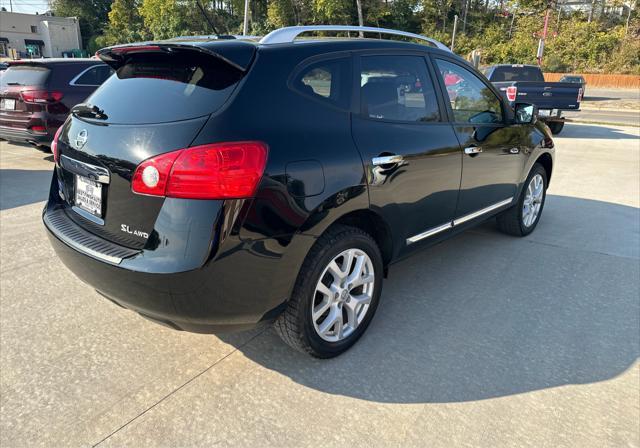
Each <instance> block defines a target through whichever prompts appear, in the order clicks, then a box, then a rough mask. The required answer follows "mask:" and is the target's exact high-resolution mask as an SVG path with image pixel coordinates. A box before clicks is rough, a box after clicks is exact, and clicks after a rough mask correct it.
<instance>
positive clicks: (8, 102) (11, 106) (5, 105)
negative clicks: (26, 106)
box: [0, 98, 16, 110]
mask: <svg viewBox="0 0 640 448" xmlns="http://www.w3.org/2000/svg"><path fill="white" fill-rule="evenodd" d="M1 103H2V104H0V109H2V110H16V100H14V99H13V98H2V101H1Z"/></svg>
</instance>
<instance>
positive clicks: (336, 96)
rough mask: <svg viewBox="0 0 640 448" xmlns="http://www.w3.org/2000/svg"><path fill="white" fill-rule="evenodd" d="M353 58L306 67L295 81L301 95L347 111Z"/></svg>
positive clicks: (295, 86)
mask: <svg viewBox="0 0 640 448" xmlns="http://www.w3.org/2000/svg"><path fill="white" fill-rule="evenodd" d="M350 85H351V58H340V59H331V60H323V61H319V62H316V63H314V64H311V65H309V66H307V67H305V68H304V69H303V70H302V71H301V72H300V73H298V75H297V76H296V77H295V79H294V80H293V87H294V88H295V90H297V91H298V92H300V93H303V94H305V95H308V96H310V97H312V98H315V99H317V100H320V101H323V102H326V103H327V104H331V105H333V106H336V107H340V108H343V109H346V108H348V107H349V103H350V100H351V94H350V90H351V89H350Z"/></svg>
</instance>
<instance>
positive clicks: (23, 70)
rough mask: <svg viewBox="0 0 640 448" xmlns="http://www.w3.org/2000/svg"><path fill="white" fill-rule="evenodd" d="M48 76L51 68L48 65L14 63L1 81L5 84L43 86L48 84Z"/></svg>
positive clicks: (4, 73)
mask: <svg viewBox="0 0 640 448" xmlns="http://www.w3.org/2000/svg"><path fill="white" fill-rule="evenodd" d="M48 76H49V69H48V68H46V67H35V66H33V65H24V66H20V65H14V66H11V67H9V68H8V69H6V70H5V71H4V72H3V74H2V78H0V82H1V83H2V85H3V86H8V85H16V86H42V85H44V84H46V82H47V77H48Z"/></svg>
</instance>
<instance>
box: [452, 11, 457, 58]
mask: <svg viewBox="0 0 640 448" xmlns="http://www.w3.org/2000/svg"><path fill="white" fill-rule="evenodd" d="M457 30H458V14H456V15H455V16H453V34H452V35H451V51H453V47H454V45H455V43H456V31H457Z"/></svg>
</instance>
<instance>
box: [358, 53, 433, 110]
mask: <svg viewBox="0 0 640 448" xmlns="http://www.w3.org/2000/svg"><path fill="white" fill-rule="evenodd" d="M361 60H362V62H361V67H362V68H361V73H360V101H361V109H362V113H363V114H364V115H365V116H367V117H369V118H374V119H382V120H393V121H423V122H424V121H439V120H440V113H439V110H438V101H437V99H436V95H435V91H434V89H433V83H432V81H431V78H430V77H429V75H428V73H427V66H426V63H425V60H424V59H423V58H421V57H419V56H363V57H362V59H361Z"/></svg>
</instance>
